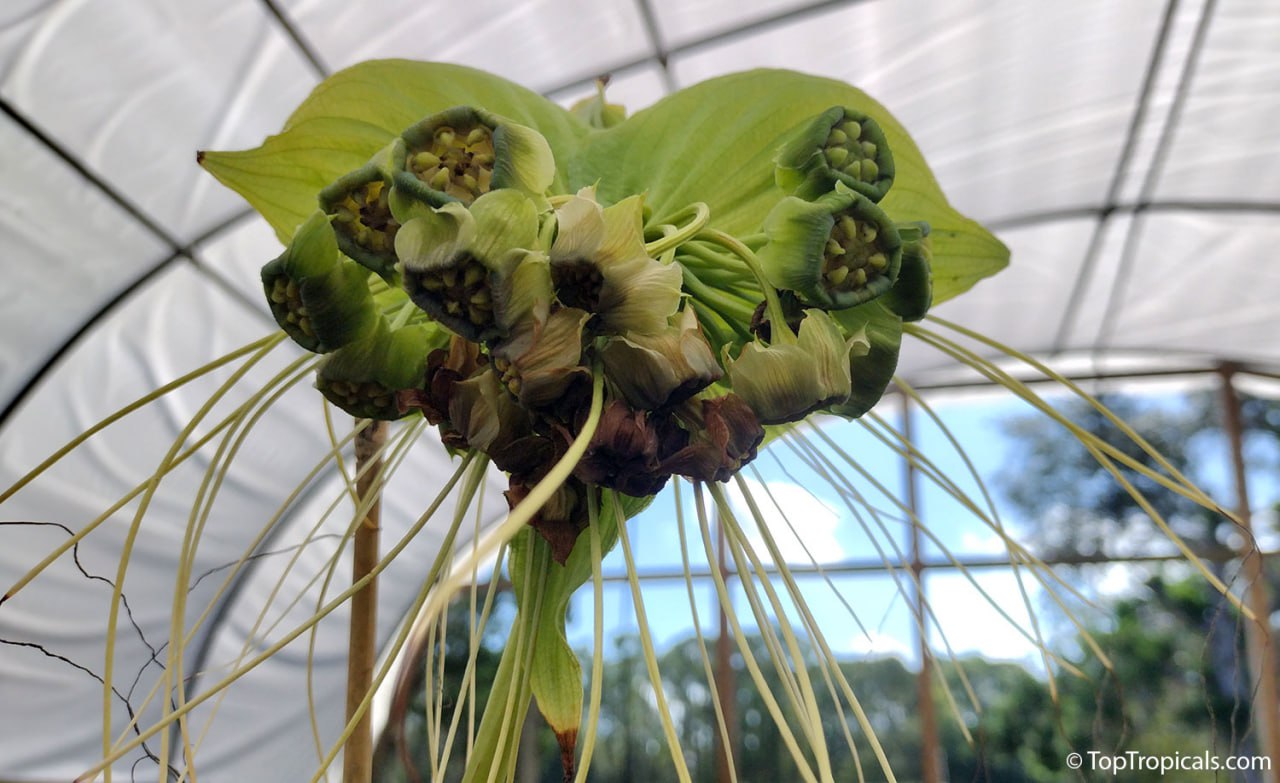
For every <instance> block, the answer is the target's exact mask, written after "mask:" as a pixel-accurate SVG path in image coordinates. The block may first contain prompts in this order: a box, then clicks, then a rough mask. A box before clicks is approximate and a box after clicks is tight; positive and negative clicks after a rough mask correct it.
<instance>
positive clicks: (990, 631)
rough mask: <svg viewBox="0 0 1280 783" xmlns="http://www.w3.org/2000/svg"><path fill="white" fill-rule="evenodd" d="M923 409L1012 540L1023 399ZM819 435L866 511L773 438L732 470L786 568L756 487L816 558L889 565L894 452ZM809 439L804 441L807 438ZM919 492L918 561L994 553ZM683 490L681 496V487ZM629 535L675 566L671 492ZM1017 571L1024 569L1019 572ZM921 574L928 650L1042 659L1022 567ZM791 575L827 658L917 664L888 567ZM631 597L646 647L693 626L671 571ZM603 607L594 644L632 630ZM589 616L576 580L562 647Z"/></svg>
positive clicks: (615, 566) (650, 557)
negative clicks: (1009, 493)
mask: <svg viewBox="0 0 1280 783" xmlns="http://www.w3.org/2000/svg"><path fill="white" fill-rule="evenodd" d="M1178 399H1179V398H1178V397H1177V396H1176V395H1167V394H1166V395H1164V396H1162V397H1157V398H1156V401H1155V403H1154V404H1163V405H1176V404H1179V403H1178ZM936 404H937V406H938V407H937V410H938V412H939V414H940V415H941V416H942V418H943V419H944V420H945V422H946V425H947V427H948V428H949V429H950V430H951V433H952V434H953V436H954V437H955V439H956V440H957V441H959V442H960V443H961V444H962V445H963V447H964V448H965V450H966V454H967V456H968V458H969V460H971V461H972V463H973V465H974V468H975V469H976V471H977V472H978V474H979V475H981V476H982V478H983V480H984V481H985V482H986V483H987V487H988V489H989V490H990V491H991V493H992V495H993V498H994V500H995V502H996V504H997V511H998V512H999V513H1000V514H1001V517H1002V521H1003V522H1004V524H1005V525H1006V526H1007V530H1008V531H1009V532H1010V534H1011V535H1013V537H1014V538H1024V537H1025V532H1026V523H1025V522H1023V521H1021V520H1019V519H1018V518H1017V515H1016V514H1013V513H1012V512H1011V511H1010V509H1009V508H1008V504H1007V503H1004V502H1003V501H1002V499H1001V496H1000V493H999V490H998V487H997V485H996V483H995V481H994V480H993V477H994V476H995V475H996V474H997V473H998V472H1000V471H1001V470H1005V469H1008V468H1009V467H1010V465H1011V464H1012V463H1011V460H1012V458H1013V457H1012V444H1011V442H1010V441H1009V440H1008V439H1007V438H1005V437H1004V436H1003V434H1002V432H1001V429H1000V422H1001V421H1002V420H1004V419H1006V418H1008V417H1009V416H1012V415H1018V414H1021V413H1024V412H1026V411H1027V410H1029V409H1028V408H1027V407H1026V406H1025V405H1024V404H1023V403H1020V402H1018V401H1015V400H1012V399H1011V398H1009V397H1008V396H1002V395H985V396H978V397H970V398H967V399H958V400H952V401H949V402H941V403H936ZM881 407H882V408H886V407H887V408H889V409H890V412H889V413H888V414H884V415H886V416H888V417H890V418H891V419H893V420H891V421H889V422H888V423H889V424H890V425H892V426H900V422H899V421H898V420H897V416H898V414H897V409H896V407H894V406H881ZM913 426H914V440H915V442H916V443H917V445H918V447H919V448H920V449H921V450H922V451H923V453H924V454H925V455H926V456H927V457H928V458H929V459H930V460H932V461H933V462H934V463H935V464H936V465H937V466H938V468H939V469H940V470H941V471H942V472H943V473H944V474H945V475H946V476H948V477H950V478H951V479H952V480H953V481H955V482H956V483H957V484H959V485H960V487H961V489H962V491H964V492H965V493H967V494H968V495H970V496H971V497H972V498H974V499H975V500H976V501H979V502H981V500H982V495H981V493H980V490H979V487H978V484H977V482H976V481H975V480H974V479H972V478H971V477H970V474H969V469H968V468H967V467H966V465H965V463H964V460H963V458H962V457H961V456H960V454H959V453H957V452H956V451H955V449H954V448H953V447H952V446H951V445H950V443H949V442H948V441H947V439H946V437H945V436H944V435H943V434H942V432H941V430H940V429H939V428H938V427H937V426H935V425H934V424H933V423H932V422H931V421H929V419H928V417H927V415H926V414H924V413H923V412H917V414H916V416H915V419H914V422H913ZM825 431H826V432H827V433H828V434H829V435H830V436H831V437H832V438H833V439H834V440H835V441H836V442H837V443H838V444H839V445H840V447H841V448H842V449H844V450H845V451H846V452H848V453H850V454H852V455H854V456H855V458H856V460H857V461H858V463H859V464H861V465H863V466H864V467H865V468H866V470H867V474H868V475H867V476H860V475H858V474H857V473H856V472H854V471H853V470H851V469H849V468H847V467H844V468H843V469H842V471H841V472H842V473H843V474H844V475H845V476H847V477H848V478H849V479H850V484H851V486H852V488H853V491H855V492H857V493H861V494H863V495H864V503H865V507H870V508H874V509H875V510H876V511H875V512H874V513H873V512H871V511H868V510H867V509H866V508H865V507H859V505H858V504H855V506H854V509H855V510H857V512H858V513H857V514H855V513H854V511H852V510H850V508H849V507H848V506H847V505H846V503H845V501H844V500H843V499H842V498H841V496H840V494H839V493H838V492H836V491H835V490H834V489H833V488H832V486H831V485H830V483H829V482H828V481H827V480H825V479H823V478H821V477H819V476H817V475H816V474H814V473H813V472H811V471H809V470H807V469H806V468H805V467H804V466H803V465H802V464H801V461H800V460H799V459H798V458H797V457H796V455H795V454H794V453H793V452H792V451H790V450H789V449H788V448H787V446H786V445H785V444H781V443H776V444H774V445H773V446H772V447H771V449H770V450H769V451H768V452H766V453H764V454H762V455H761V456H760V457H759V458H758V459H757V460H756V462H755V463H754V466H755V468H756V470H757V471H758V477H757V476H756V475H755V474H752V472H751V471H750V470H748V471H744V476H748V475H749V476H750V481H751V489H752V492H753V495H754V496H755V497H756V498H757V502H758V503H760V504H761V505H762V506H763V507H764V509H763V511H764V514H765V516H766V517H769V518H770V528H771V530H773V534H774V536H775V538H776V539H777V540H778V545H779V547H780V548H781V549H782V551H783V554H784V556H785V557H786V559H787V560H788V562H790V563H792V564H793V565H794V564H801V565H807V564H808V563H809V562H810V560H809V556H808V555H806V554H805V552H804V550H803V548H802V547H801V546H800V544H799V542H797V541H796V539H795V538H794V537H793V536H792V535H791V534H790V531H789V529H788V528H787V527H786V525H785V523H784V522H783V521H782V520H781V518H780V515H779V514H778V513H777V511H776V510H775V509H774V508H773V505H772V504H771V503H770V501H769V498H768V496H767V494H766V492H765V491H764V490H765V489H766V488H767V489H768V490H769V491H770V492H772V493H773V495H774V499H775V500H776V501H777V503H778V505H780V506H782V507H783V508H784V509H785V510H786V512H787V516H788V517H789V518H790V519H791V521H792V522H793V523H794V524H795V526H796V527H797V529H798V530H799V531H800V534H801V538H802V539H803V541H804V543H805V544H806V545H807V546H808V549H809V552H810V553H811V554H812V556H813V557H814V558H816V559H817V560H818V562H820V563H828V564H829V563H836V562H840V561H859V562H866V561H873V562H874V561H877V560H879V559H880V558H881V554H880V552H883V553H884V556H885V557H887V558H888V559H889V560H891V561H893V562H895V563H896V562H897V560H898V556H897V555H896V554H895V552H894V549H893V546H894V545H895V544H896V545H897V547H899V550H898V551H901V552H905V551H907V547H908V533H907V530H908V526H907V524H906V520H905V516H904V515H903V514H902V512H901V510H900V509H898V508H897V507H895V506H894V504H893V502H892V501H891V500H890V499H889V498H888V497H887V496H886V495H885V494H883V493H881V492H879V491H877V490H876V489H875V488H874V486H873V485H874V483H875V482H876V481H878V482H881V483H882V484H883V485H884V486H885V489H886V490H887V491H888V492H890V493H893V494H895V495H896V496H898V497H901V496H902V488H903V484H904V481H903V474H904V468H903V465H902V461H901V459H900V457H898V456H897V455H895V454H894V453H893V452H892V451H890V450H889V449H888V448H887V447H885V446H884V445H883V444H881V443H880V442H878V441H877V440H876V439H875V438H874V437H872V436H871V435H870V434H869V433H868V432H867V430H866V428H864V427H863V426H862V425H861V424H857V423H854V424H847V423H841V422H831V423H829V424H828V425H826V429H825ZM812 440H814V441H815V442H816V441H817V438H816V437H815V438H812ZM1212 440H1213V439H1206V442H1205V443H1202V444H1199V447H1200V448H1202V449H1204V450H1205V452H1206V455H1205V456H1206V458H1205V459H1204V460H1203V462H1204V463H1205V464H1206V465H1207V466H1208V470H1207V476H1208V478H1207V479H1206V482H1205V483H1206V484H1208V485H1209V486H1207V487H1206V489H1209V490H1211V491H1213V492H1215V493H1216V495H1217V496H1218V497H1224V498H1225V499H1226V501H1227V502H1228V503H1229V501H1230V494H1229V492H1228V491H1227V490H1228V486H1229V485H1227V483H1226V478H1227V475H1228V474H1227V472H1226V468H1225V467H1224V466H1225V465H1226V464H1227V460H1226V458H1225V452H1224V453H1222V454H1217V453H1215V452H1219V451H1222V450H1223V449H1224V448H1225V446H1224V445H1223V444H1221V443H1214V442H1209V441H1212ZM1259 478H1260V477H1255V480H1254V481H1253V487H1252V490H1253V495H1254V501H1255V503H1254V505H1255V507H1258V506H1264V505H1267V504H1269V503H1274V502H1275V499H1276V497H1277V496H1278V495H1280V493H1278V491H1277V487H1276V482H1274V481H1272V480H1270V479H1269V477H1268V478H1266V479H1264V480H1258V479H1259ZM761 482H763V483H761ZM919 487H920V495H919V497H920V514H921V517H922V518H923V519H924V520H925V523H926V525H927V526H928V527H929V530H930V531H931V532H932V533H933V534H934V535H935V536H936V538H937V542H933V541H929V540H928V539H927V538H926V539H925V540H924V552H925V558H926V559H928V560H941V559H946V556H945V555H944V554H943V551H942V547H945V548H946V549H947V550H948V551H949V552H950V553H951V554H952V555H954V556H956V557H965V556H981V557H992V556H1002V555H1003V554H1004V552H1005V547H1004V544H1003V542H1002V541H1001V539H1000V537H999V536H998V535H997V534H996V533H995V532H994V531H993V530H991V529H990V528H989V527H988V526H987V525H986V524H985V523H984V522H982V521H981V520H980V519H978V518H977V517H975V516H974V515H973V514H971V513H970V512H969V511H967V510H965V509H964V508H963V506H961V504H959V503H958V502H956V501H955V500H953V499H952V498H950V497H949V496H948V495H947V494H946V493H945V492H943V491H942V490H941V489H940V488H938V487H937V486H935V485H933V484H932V483H930V482H928V481H927V480H922V481H921V482H920V484H919ZM685 497H686V501H688V500H689V493H688V492H687V488H686V491H685ZM739 503H740V501H739ZM686 505H687V506H688V510H687V511H686V519H685V524H686V534H687V536H688V540H689V545H690V547H691V551H690V556H691V562H692V563H693V564H694V567H695V568H697V567H698V564H699V563H701V565H702V566H703V567H705V566H706V556H705V554H704V552H703V549H702V543H701V538H700V534H699V532H698V525H697V521H696V519H695V518H694V516H693V513H692V504H691V503H690V502H687V503H686ZM740 510H741V514H742V516H741V517H740V521H741V522H742V524H743V525H744V527H746V528H750V527H752V524H751V522H750V519H749V517H747V516H746V509H745V508H741V509H740ZM628 531H629V534H630V536H631V542H632V546H633V548H634V553H635V556H636V560H637V564H638V567H639V569H640V570H641V571H645V570H672V569H675V570H678V569H679V567H680V549H679V539H678V536H677V533H676V520H675V513H674V501H673V499H672V497H671V492H670V490H668V491H667V492H666V493H664V494H663V495H662V496H661V497H659V499H658V500H656V501H655V503H654V505H653V507H651V509H650V510H648V511H646V512H645V513H644V514H642V515H641V516H639V517H637V518H636V519H634V520H632V521H631V522H630V523H629V524H628ZM748 537H749V540H752V541H753V542H754V544H755V546H756V547H757V549H758V550H759V552H760V554H761V556H762V557H767V552H765V550H764V547H763V545H762V544H761V543H760V540H759V536H758V534H756V535H752V534H750V533H749V534H748ZM877 545H878V547H879V550H877ZM604 569H605V573H607V574H608V573H614V574H621V573H624V572H625V563H624V561H623V559H622V553H621V551H620V549H616V550H615V551H614V552H613V553H611V554H610V555H609V557H608V558H607V559H606V561H605V565H604ZM1023 573H1024V574H1026V572H1025V571H1024V572H1023ZM1144 574H1145V570H1144V569H1143V568H1141V567H1134V566H1127V565H1116V566H1102V567H1098V568H1096V569H1094V573H1093V577H1094V579H1093V581H1092V586H1093V588H1094V589H1098V590H1102V591H1103V592H1112V593H1120V592H1124V591H1126V590H1129V589H1132V586H1133V585H1135V584H1139V583H1140V582H1141V579H1142V577H1143V575H1144ZM1068 576H1069V575H1068ZM900 580H901V583H902V585H904V586H905V585H907V584H908V578H907V575H906V574H905V573H900ZM926 580H927V585H926V589H927V592H928V596H929V600H930V604H931V606H932V608H933V611H934V613H935V615H936V617H937V618H938V622H939V624H940V626H941V627H940V628H938V627H931V628H930V630H929V640H930V643H931V645H932V647H933V649H934V650H935V651H936V653H937V654H940V655H945V654H946V650H947V645H949V646H950V649H951V650H952V651H953V652H954V653H956V654H957V655H963V654H973V653H978V654H982V655H984V656H987V657H990V658H997V659H1004V660H1016V661H1020V662H1023V663H1025V664H1027V665H1028V666H1029V667H1031V668H1032V669H1039V668H1040V667H1041V664H1040V656H1039V654H1038V652H1037V651H1036V647H1035V644H1034V642H1033V638H1034V626H1033V624H1032V623H1031V620H1030V613H1029V611H1028V605H1030V607H1032V608H1033V609H1034V610H1036V611H1037V612H1045V610H1047V609H1048V608H1049V607H1050V602H1049V599H1048V597H1047V596H1046V595H1045V593H1044V591H1043V590H1042V589H1041V588H1039V587H1038V585H1037V584H1036V582H1035V580H1034V579H1032V578H1031V577H1030V576H1029V575H1028V576H1026V577H1025V578H1024V582H1023V583H1024V585H1025V587H1026V598H1025V600H1024V598H1023V594H1022V592H1021V591H1020V589H1019V583H1018V578H1017V576H1016V575H1015V574H1014V572H1013V571H1012V570H1011V569H1008V568H998V569H997V568H987V569H974V570H973V571H971V572H970V573H969V575H967V576H966V575H965V574H962V573H960V572H958V571H955V570H951V569H939V570H936V571H930V572H928V575H927V576H926ZM798 581H799V583H800V585H801V590H802V591H803V593H804V595H805V598H806V602H807V604H808V606H809V607H810V609H811V610H812V611H813V613H814V615H815V616H816V617H818V618H820V622H821V623H822V630H823V633H824V636H825V637H826V638H827V641H828V643H829V644H830V645H831V647H832V648H833V650H834V651H835V652H837V653H845V654H889V655H897V656H899V657H902V658H903V659H904V660H906V661H908V662H909V663H912V664H914V663H915V662H916V661H917V655H916V650H915V644H916V642H915V635H914V631H913V628H912V623H913V620H912V618H911V615H910V612H909V604H908V602H907V600H906V599H904V597H903V596H902V595H901V594H900V593H899V589H898V586H897V584H896V583H895V581H894V579H893V577H892V576H890V575H889V573H888V572H887V570H880V571H878V572H876V573H873V574H858V575H842V576H838V577H835V578H833V580H832V581H833V584H834V587H835V589H836V590H838V591H839V592H840V594H841V596H843V599H844V600H843V601H842V600H841V598H840V596H837V595H836V594H835V593H834V592H833V588H832V585H829V584H828V583H826V582H825V581H824V580H823V579H822V578H820V577H818V576H806V577H800V578H799V580H798ZM983 591H985V593H986V595H985V596H984V595H983ZM733 592H734V605H735V607H736V609H737V612H738V615H739V617H740V619H741V620H742V622H743V625H744V627H746V628H748V631H749V629H750V628H751V627H753V626H754V623H753V622H752V618H751V613H750V609H749V606H748V603H747V601H746V599H745V597H744V594H743V592H742V590H741V589H740V588H739V589H735V590H734V591H733ZM643 597H644V601H645V606H646V610H647V614H648V617H649V622H650V626H651V629H652V632H653V634H654V638H655V642H656V643H657V645H658V646H659V648H663V647H665V646H667V645H668V644H670V643H671V642H674V641H677V640H679V639H683V638H685V637H686V636H688V635H689V634H691V633H692V628H693V625H692V622H693V621H692V616H691V611H690V608H689V599H688V594H687V592H686V587H685V584H684V581H683V580H682V579H679V580H659V581H653V582H646V583H645V584H644V593H643ZM695 597H696V600H697V609H698V613H699V619H700V620H701V625H702V628H703V630H704V632H708V633H711V634H714V633H715V629H716V622H717V618H716V614H715V611H716V606H715V593H714V585H713V583H712V582H711V581H710V580H702V581H695ZM786 603H787V602H786V601H784V604H786ZM787 605H788V606H789V604H787ZM1072 609H1073V611H1075V612H1076V613H1078V614H1080V615H1081V616H1082V617H1083V618H1084V619H1086V620H1089V619H1097V616H1096V615H1093V616H1091V615H1090V614H1089V612H1090V610H1089V609H1088V608H1087V607H1086V606H1084V605H1083V604H1081V603H1080V602H1078V601H1075V602H1074V603H1073V604H1072ZM605 613H606V628H605V638H606V640H608V639H611V638H612V637H614V636H616V635H618V634H620V633H631V632H634V631H635V629H636V625H635V619H634V612H633V609H632V604H631V597H630V590H629V588H628V586H627V585H626V584H625V583H612V584H607V585H606V587H605ZM1046 613H1047V612H1046ZM1056 617H1057V620H1056V621H1049V622H1047V623H1046V627H1044V628H1043V629H1042V631H1043V632H1044V633H1045V634H1047V635H1052V634H1053V633H1055V632H1059V633H1061V632H1064V631H1065V632H1070V628H1069V626H1067V625H1066V624H1065V623H1063V622H1062V620H1061V615H1056ZM591 622H592V610H591V591H590V588H589V587H588V588H587V589H585V590H583V591H581V592H580V593H579V594H578V595H577V596H576V597H575V602H574V606H573V609H572V615H571V621H570V627H569V638H570V643H571V644H573V645H575V646H576V647H580V648H588V647H589V646H590V640H591V634H592V626H591ZM944 639H945V642H944Z"/></svg>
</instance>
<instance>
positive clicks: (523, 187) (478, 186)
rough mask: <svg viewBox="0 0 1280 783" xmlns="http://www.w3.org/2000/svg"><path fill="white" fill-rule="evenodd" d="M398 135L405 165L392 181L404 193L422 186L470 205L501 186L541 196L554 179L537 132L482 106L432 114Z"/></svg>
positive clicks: (547, 148)
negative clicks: (402, 170) (405, 147)
mask: <svg viewBox="0 0 1280 783" xmlns="http://www.w3.org/2000/svg"><path fill="white" fill-rule="evenodd" d="M402 137H403V139H404V141H405V144H406V145H407V150H406V157H405V167H404V172H403V173H402V174H401V175H399V176H397V177H396V184H397V186H398V187H403V188H405V189H406V190H409V191H420V190H423V189H426V190H429V191H432V192H434V193H435V194H436V196H435V198H439V197H440V196H443V197H445V198H448V199H455V200H457V201H460V202H461V203H463V204H470V203H471V202H473V201H475V200H476V199H477V198H479V197H480V196H482V195H484V194H485V193H488V192H490V191H492V190H499V189H502V188H514V189H516V190H520V191H523V192H525V193H527V194H529V195H533V196H540V195H542V194H543V193H544V192H545V191H546V189H547V188H549V187H550V186H551V182H552V180H553V179H555V174H556V162H555V157H554V156H553V155H552V154H551V146H550V145H549V144H547V140H546V139H544V138H543V137H542V134H541V133H538V132H537V131H536V130H534V129H533V128H529V127H526V126H524V125H520V124H517V123H514V122H511V121H510V120H507V119H504V118H502V117H499V116H497V115H495V114H490V113H489V112H487V111H484V110H483V109H476V108H473V107H470V106H457V107H454V108H452V109H448V110H446V111H442V112H440V113H439V114H433V115H431V116H430V117H427V118H426V119H425V120H422V121H421V122H419V123H418V124H416V125H414V126H412V127H411V128H409V129H408V130H406V131H405V132H404V133H403V134H402ZM425 200H427V201H432V200H433V198H432V197H431V196H427V197H426V198H425Z"/></svg>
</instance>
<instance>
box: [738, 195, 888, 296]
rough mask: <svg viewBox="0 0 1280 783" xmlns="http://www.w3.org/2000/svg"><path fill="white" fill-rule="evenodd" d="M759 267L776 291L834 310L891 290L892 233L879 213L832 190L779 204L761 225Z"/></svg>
mask: <svg viewBox="0 0 1280 783" xmlns="http://www.w3.org/2000/svg"><path fill="white" fill-rule="evenodd" d="M764 232H765V235H766V236H767V237H768V242H767V243H766V244H765V246H764V247H763V248H761V249H760V252H759V254H758V255H759V258H760V265H761V266H762V267H763V268H764V273H765V275H766V276H767V277H768V278H769V281H770V282H771V283H773V285H774V286H775V287H777V288H780V289H783V290H786V291H793V292H795V295H796V297H797V298H798V299H799V300H800V301H801V302H803V303H804V304H806V305H808V306H811V307H822V308H824V309H829V310H840V309H843V308H846V307H853V306H854V305H858V304H861V303H863V302H866V301H869V300H871V299H874V298H876V297H877V296H880V295H881V294H884V293H885V292H887V291H888V290H889V289H890V288H892V287H893V284H894V282H895V281H896V280H897V279H898V270H899V268H900V266H901V264H902V242H901V240H900V238H899V236H898V229H897V227H896V226H895V225H894V223H893V221H892V220H890V219H889V216H888V215H886V214H885V213H884V210H882V209H880V207H878V206H876V205H875V204H873V203H872V202H871V201H869V200H868V199H867V198H866V197H864V196H861V195H859V194H857V193H854V192H853V191H851V190H849V189H848V188H846V187H845V186H844V185H840V184H837V185H836V186H835V189H834V190H832V191H831V192H830V193H827V194H825V195H823V196H821V197H820V198H818V199H816V200H814V201H804V200H802V199H799V198H795V197H793V196H789V197H787V198H784V199H783V200H782V201H780V202H778V204H777V206H775V207H774V208H773V210H772V211H771V212H770V213H769V215H768V216H767V217H766V218H765V221H764Z"/></svg>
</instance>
